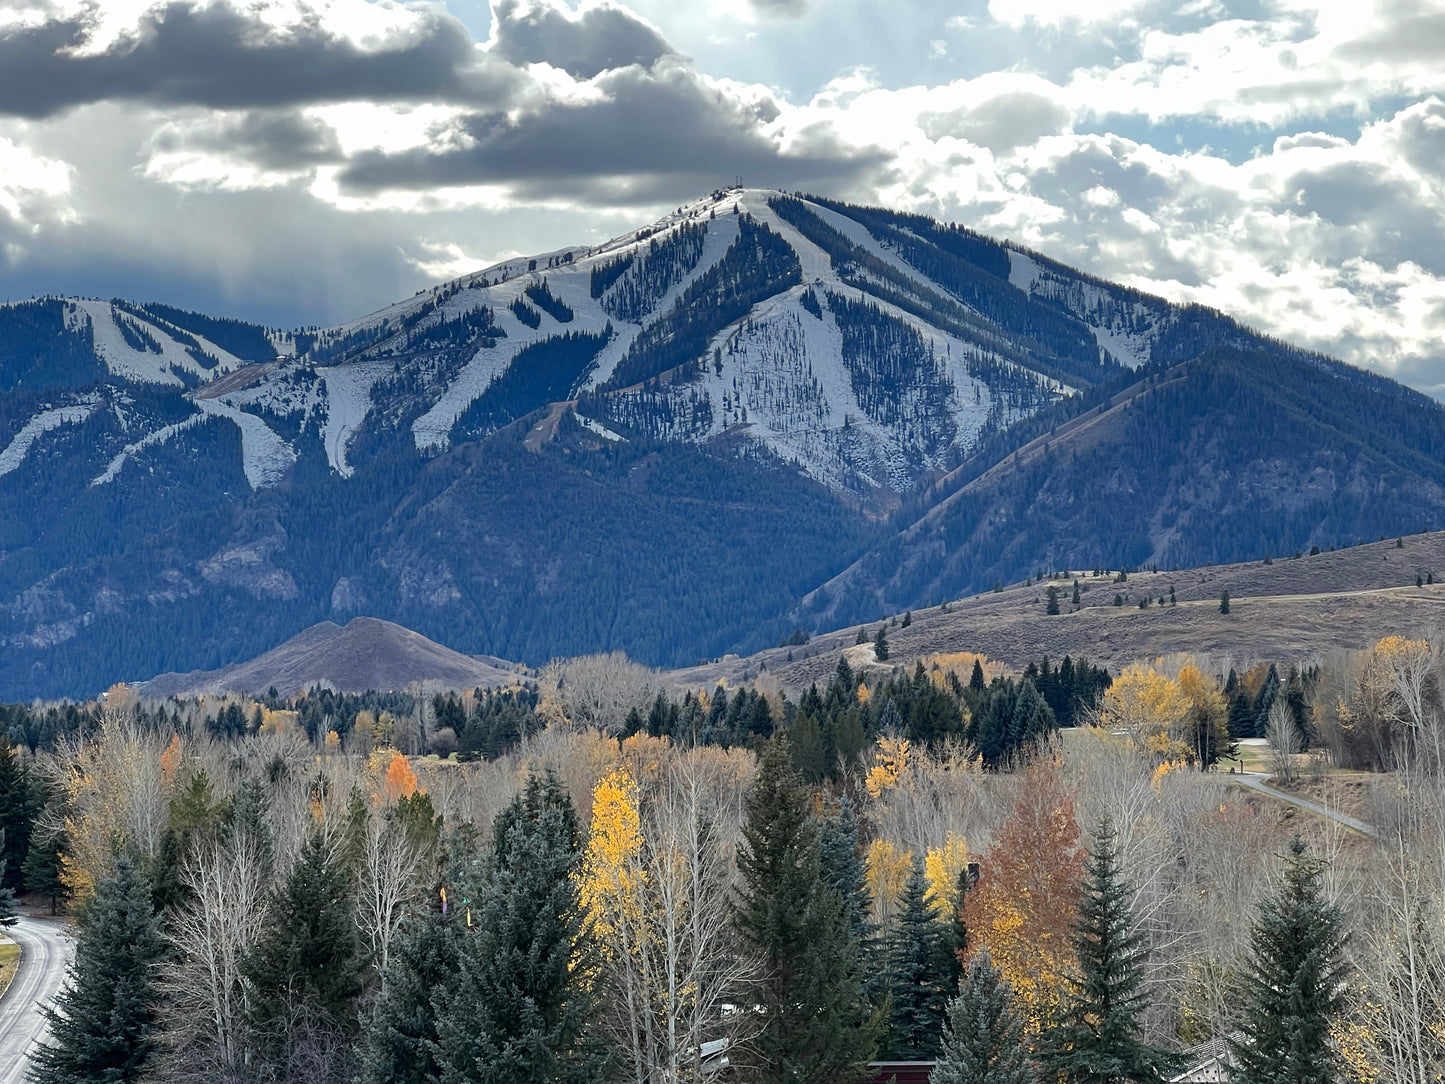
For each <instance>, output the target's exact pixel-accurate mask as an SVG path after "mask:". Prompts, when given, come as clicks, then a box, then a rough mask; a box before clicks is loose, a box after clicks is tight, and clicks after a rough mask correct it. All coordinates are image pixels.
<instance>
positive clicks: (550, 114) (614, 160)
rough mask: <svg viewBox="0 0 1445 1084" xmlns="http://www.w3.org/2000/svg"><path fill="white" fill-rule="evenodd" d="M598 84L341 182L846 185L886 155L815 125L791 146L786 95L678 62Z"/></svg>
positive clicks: (410, 185) (372, 185)
mask: <svg viewBox="0 0 1445 1084" xmlns="http://www.w3.org/2000/svg"><path fill="white" fill-rule="evenodd" d="M594 85H595V86H596V87H597V88H598V89H599V90H601V91H602V92H603V93H604V94H605V95H606V98H605V100H603V101H598V102H587V103H584V104H575V105H574V104H562V103H548V104H546V105H544V106H542V107H541V108H540V109H538V110H536V111H533V112H529V113H527V114H525V115H523V116H521V117H519V118H515V119H511V118H508V117H507V116H506V115H505V114H502V113H500V112H491V111H489V112H478V113H475V114H472V115H471V116H469V117H466V118H465V119H464V121H463V123H462V128H461V131H460V132H458V133H457V135H458V136H459V137H460V138H454V139H449V140H448V141H447V143H448V145H447V146H445V147H441V148H417V149H413V150H409V151H405V152H402V153H397V154H387V153H384V152H380V151H376V152H369V153H365V154H362V155H359V156H357V157H356V158H353V159H352V161H351V164H350V165H349V166H348V168H347V169H346V170H345V171H344V172H343V174H342V177H341V181H342V183H343V185H345V186H347V187H348V188H349V189H350V190H351V191H354V192H363V193H365V192H374V191H380V190H383V189H398V188H400V189H426V188H431V187H434V186H438V185H466V184H486V183H493V184H496V183H501V184H506V183H522V182H527V183H530V184H542V185H552V184H555V185H557V186H558V189H557V190H559V191H560V190H569V191H570V190H576V188H577V187H579V186H580V187H582V188H585V187H586V184H587V183H590V181H591V179H593V178H597V179H607V178H617V177H622V176H633V177H640V176H644V175H648V176H651V177H653V178H655V179H656V178H671V179H672V181H674V182H676V181H684V180H685V181H686V182H687V183H688V184H690V185H692V186H693V187H694V188H695V187H696V186H697V185H699V184H701V185H707V184H715V183H717V182H718V181H719V180H727V179H730V178H731V177H733V176H734V175H735V174H739V173H741V174H744V175H745V176H748V177H752V178H753V179H754V180H755V182H756V183H760V184H768V185H773V184H777V185H784V186H789V185H804V184H809V183H820V182H822V181H827V180H832V181H847V180H849V179H851V178H854V177H856V176H858V175H859V174H860V173H862V172H866V171H869V170H872V169H874V168H876V167H878V166H879V165H880V163H881V161H882V156H881V155H878V154H875V153H873V152H871V151H862V152H860V151H857V150H856V149H854V148H851V147H845V146H844V145H843V143H842V142H841V141H839V140H836V139H829V138H828V137H827V134H826V133H813V135H812V138H810V140H809V145H808V147H807V149H806V150H805V151H803V152H801V153H796V154H784V153H782V151H781V150H780V148H779V145H778V144H777V143H776V142H775V141H774V140H773V139H772V138H770V137H769V136H768V135H767V134H766V133H765V132H764V131H763V130H762V127H763V126H764V125H765V124H767V123H769V122H770V121H772V120H773V119H775V118H776V117H777V115H778V112H779V109H778V105H777V103H776V102H774V101H773V100H772V99H770V98H763V99H761V100H757V101H747V100H742V99H739V98H736V97H732V96H729V95H728V94H726V93H724V92H723V91H721V90H719V89H717V88H715V87H713V86H712V85H710V84H708V83H707V82H706V81H704V80H703V79H701V78H700V77H699V76H698V75H697V73H696V71H695V70H694V69H693V68H692V67H691V65H690V64H688V63H686V62H684V61H681V60H678V59H676V58H667V59H664V60H661V61H659V62H658V63H657V64H656V65H654V67H653V68H652V69H649V70H643V69H640V68H624V69H620V70H617V71H613V72H609V73H606V74H605V75H603V76H601V77H599V78H598V79H597V81H596V82H595V84H594ZM638 191H639V192H641V191H646V192H648V193H652V192H655V191H656V189H655V188H654V187H653V186H646V187H644V188H643V189H639V190H638ZM647 198H652V197H651V196H650V195H649V196H648V197H647Z"/></svg>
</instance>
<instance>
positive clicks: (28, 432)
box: [0, 395, 100, 476]
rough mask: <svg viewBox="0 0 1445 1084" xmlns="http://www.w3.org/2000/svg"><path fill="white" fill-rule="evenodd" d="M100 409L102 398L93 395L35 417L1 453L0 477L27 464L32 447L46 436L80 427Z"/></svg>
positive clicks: (42, 412)
mask: <svg viewBox="0 0 1445 1084" xmlns="http://www.w3.org/2000/svg"><path fill="white" fill-rule="evenodd" d="M99 409H100V396H99V395H92V396H88V397H87V398H85V399H82V400H81V401H80V402H78V403H73V404H71V405H70V406H63V407H54V408H53V409H51V410H43V411H41V412H40V413H39V414H37V415H35V416H34V417H33V418H31V419H30V420H29V421H28V422H26V423H25V425H24V426H22V427H21V429H20V432H18V433H16V434H15V436H14V438H13V439H12V440H11V441H10V443H9V444H7V445H6V446H5V450H4V451H0V476H3V475H6V474H9V473H10V472H11V471H13V470H15V469H16V468H18V467H19V466H20V464H21V463H23V462H25V456H26V454H27V453H28V452H29V451H30V447H31V445H33V444H34V443H35V442H36V441H37V440H39V439H40V437H42V436H43V435H44V434H46V433H49V432H50V431H51V430H53V429H59V428H60V427H61V426H62V425H78V424H79V423H80V422H83V421H85V420H86V419H87V418H89V417H90V416H91V415H92V414H94V413H95V412H96V411H97V410H99Z"/></svg>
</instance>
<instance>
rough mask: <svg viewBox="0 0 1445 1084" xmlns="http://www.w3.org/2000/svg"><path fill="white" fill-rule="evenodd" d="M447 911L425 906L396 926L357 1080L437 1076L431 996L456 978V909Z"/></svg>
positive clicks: (415, 1081)
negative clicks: (418, 912) (454, 912)
mask: <svg viewBox="0 0 1445 1084" xmlns="http://www.w3.org/2000/svg"><path fill="white" fill-rule="evenodd" d="M448 912H449V913H447V914H443V913H442V911H441V909H440V908H433V909H428V910H427V912H426V913H425V914H422V915H416V916H413V917H411V918H409V919H408V920H407V921H406V922H405V923H404V924H403V926H402V928H401V929H400V930H399V931H398V932H397V936H396V939H395V940H394V941H393V942H392V947H391V958H390V960H389V961H388V962H387V966H386V971H385V973H384V974H383V976H382V990H381V993H380V994H379V995H378V996H377V998H376V1001H375V1002H373V1003H372V1007H371V1012H370V1015H369V1018H368V1023H367V1027H366V1029H365V1038H364V1042H363V1045H362V1049H361V1072H360V1082H361V1084H431V1082H433V1081H436V1080H437V1079H438V1078H439V1076H440V1073H441V1066H440V1065H439V1064H438V1063H437V1059H436V1049H437V1047H436V1044H437V1038H438V1037H437V1030H436V1015H435V1013H434V1012H433V1009H432V1001H433V999H434V998H435V997H437V996H438V991H439V990H441V989H442V988H444V987H446V986H447V985H450V984H453V983H455V981H456V976H457V972H458V969H459V967H460V950H459V946H458V942H457V937H458V930H457V926H456V920H455V915H454V914H453V913H451V912H450V908H448Z"/></svg>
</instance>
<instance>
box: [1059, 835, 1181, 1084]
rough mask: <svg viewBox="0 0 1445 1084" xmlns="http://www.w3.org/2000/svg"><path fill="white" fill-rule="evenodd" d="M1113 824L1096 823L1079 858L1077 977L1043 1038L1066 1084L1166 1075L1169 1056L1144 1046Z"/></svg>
mask: <svg viewBox="0 0 1445 1084" xmlns="http://www.w3.org/2000/svg"><path fill="white" fill-rule="evenodd" d="M1114 840H1115V836H1114V826H1113V824H1112V822H1111V821H1109V820H1107V819H1106V820H1105V821H1104V822H1103V824H1101V825H1100V827H1099V831H1098V833H1097V835H1096V836H1095V839H1094V845H1093V847H1092V848H1090V849H1089V852H1088V855H1087V857H1086V858H1085V860H1084V886H1083V894H1082V897H1081V899H1080V901H1079V918H1078V922H1077V924H1076V925H1075V927H1074V951H1075V953H1076V955H1077V956H1078V960H1079V974H1078V976H1077V977H1076V978H1074V979H1073V980H1071V982H1070V989H1069V991H1068V993H1067V997H1066V1000H1065V1002H1064V1005H1063V1007H1062V1009H1063V1011H1062V1014H1061V1015H1062V1019H1061V1021H1060V1023H1059V1024H1058V1025H1056V1026H1055V1027H1053V1028H1051V1029H1050V1030H1049V1031H1048V1033H1047V1034H1046V1035H1045V1038H1044V1043H1043V1050H1042V1054H1043V1062H1044V1065H1045V1067H1046V1068H1047V1069H1048V1070H1049V1071H1050V1072H1052V1073H1056V1074H1057V1075H1058V1077H1059V1079H1060V1080H1062V1081H1068V1082H1070V1084H1117V1082H1125V1081H1127V1082H1129V1084H1145V1082H1150V1081H1160V1080H1163V1079H1165V1078H1166V1076H1167V1074H1168V1071H1169V1070H1170V1069H1171V1068H1172V1066H1173V1059H1172V1057H1171V1056H1170V1055H1169V1054H1168V1053H1166V1052H1165V1051H1163V1050H1159V1049H1157V1048H1155V1047H1152V1046H1150V1045H1148V1044H1147V1043H1145V1042H1144V1040H1143V1038H1142V1037H1141V1031H1142V1027H1141V1024H1140V1021H1139V1016H1140V1013H1141V1012H1142V1011H1143V1009H1144V1003H1145V1000H1146V994H1145V991H1144V962H1145V957H1146V956H1147V950H1146V949H1145V947H1144V937H1143V934H1142V933H1140V932H1139V931H1138V930H1137V929H1135V927H1134V916H1133V912H1132V910H1131V908H1130V900H1129V896H1130V889H1129V886H1128V884H1127V883H1126V882H1125V880H1124V878H1123V875H1122V873H1121V872H1120V870H1119V864H1118V852H1117V851H1116V850H1115V848H1114Z"/></svg>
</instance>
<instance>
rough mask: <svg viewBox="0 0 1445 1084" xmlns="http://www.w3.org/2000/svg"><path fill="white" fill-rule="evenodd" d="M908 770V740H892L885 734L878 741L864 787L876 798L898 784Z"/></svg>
mask: <svg viewBox="0 0 1445 1084" xmlns="http://www.w3.org/2000/svg"><path fill="white" fill-rule="evenodd" d="M907 770H908V739H907V738H890V737H889V736H888V735H887V734H884V735H883V736H882V737H880V738H879V739H878V748H877V749H875V750H874V751H873V767H871V768H869V769H868V775H867V777H866V778H865V779H864V780H863V785H864V786H865V787H867V788H868V793H869V794H870V795H872V796H873V797H874V798H879V797H882V795H883V792H884V791H886V790H888V789H890V788H891V787H893V786H894V785H895V784H897V782H898V780H899V777H900V776H902V775H903V773H904V772H905V771H907Z"/></svg>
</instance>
